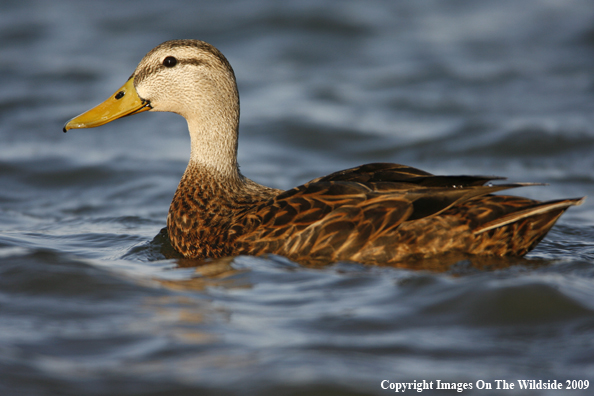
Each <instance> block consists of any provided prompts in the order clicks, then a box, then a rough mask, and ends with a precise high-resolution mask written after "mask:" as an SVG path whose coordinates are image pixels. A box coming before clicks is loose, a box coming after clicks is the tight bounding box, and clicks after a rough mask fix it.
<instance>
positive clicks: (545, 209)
mask: <svg viewBox="0 0 594 396" xmlns="http://www.w3.org/2000/svg"><path fill="white" fill-rule="evenodd" d="M585 200H586V197H581V198H571V199H560V200H556V201H547V202H541V203H539V204H537V205H535V206H532V207H529V208H526V209H521V210H518V211H515V212H512V213H508V214H506V215H505V216H502V217H500V218H498V219H495V220H492V221H490V222H488V223H484V224H481V225H480V226H479V227H477V228H475V229H474V230H473V233H474V234H475V235H479V234H482V233H483V232H487V231H490V230H493V229H495V228H499V227H503V226H506V225H509V224H512V223H517V222H520V221H522V220H525V219H529V218H530V219H534V218H537V217H542V219H543V220H546V221H545V223H546V224H547V225H548V226H544V227H542V231H544V232H543V236H544V234H546V233H547V232H548V230H549V228H550V227H551V226H552V225H553V224H554V223H555V221H557V219H558V218H559V216H561V215H562V214H563V212H565V211H566V210H567V208H569V207H570V206H579V205H581V204H582V203H583V202H584V201H585Z"/></svg>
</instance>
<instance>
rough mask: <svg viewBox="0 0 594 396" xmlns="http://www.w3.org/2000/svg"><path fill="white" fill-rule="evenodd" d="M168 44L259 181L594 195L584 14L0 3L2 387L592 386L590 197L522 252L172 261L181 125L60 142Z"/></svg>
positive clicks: (261, 391)
mask: <svg viewBox="0 0 594 396" xmlns="http://www.w3.org/2000/svg"><path fill="white" fill-rule="evenodd" d="M174 38H198V39H202V40H205V41H208V42H210V43H212V44H214V45H215V46H217V47H218V48H219V49H220V50H221V51H222V52H223V53H224V54H225V55H226V56H227V57H228V59H229V61H230V62H231V64H232V65H233V67H234V69H235V73H236V75H237V78H238V82H239V89H240V95H241V101H242V119H241V132H240V153H239V157H240V158H239V161H240V164H241V165H242V172H243V173H244V174H245V175H247V176H248V177H250V178H252V179H254V180H256V181H258V182H260V183H263V184H266V185H270V186H273V187H277V188H290V187H292V186H294V185H297V184H300V183H303V182H305V181H307V180H309V179H312V178H314V177H317V176H320V175H323V174H327V173H330V172H332V171H335V170H338V169H342V168H345V167H349V166H356V165H359V164H361V163H365V162H398V163H404V164H407V165H412V166H415V167H419V168H421V169H425V170H427V171H430V172H434V173H443V174H486V175H501V176H507V177H508V178H509V179H510V180H511V181H514V182H519V181H529V182H540V183H547V184H548V186H545V187H530V188H525V189H524V190H523V191H519V192H518V193H522V194H523V195H525V196H529V197H531V198H536V199H554V198H561V197H578V196H584V195H589V196H590V197H592V196H594V3H592V1H591V0H546V1H545V0H542V1H539V0H525V1H511V0H510V1H506V0H504V1H498V0H479V1H473V0H459V1H431V0H420V1H408V2H407V1H392V0H385V1H365V2H362V1H361V2H358V1H340V2H339V1H330V0H315V1H295V2H278V1H273V0H260V1H226V2H193V1H182V0H170V1H166V2H164V1H161V2H157V1H147V0H145V1H136V0H132V1H125V2H124V1H101V2H77V1H67V0H53V1H41V0H39V1H33V0H19V1H0V139H1V143H0V395H2V396H4V395H205V394H216V395H218V394H246V395H273V394H274V395H301V394H303V395H305V394H307V395H317V394H319V395H368V394H370V395H371V394H373V395H376V394H377V395H379V394H391V393H394V391H391V390H383V389H382V387H381V384H382V381H384V380H388V382H384V384H388V383H389V382H405V381H408V382H410V381H414V380H417V381H422V380H426V381H433V382H434V384H435V383H436V381H437V380H440V381H443V382H456V383H470V384H471V385H472V386H473V389H467V390H464V392H463V394H477V395H482V394H485V395H487V394H488V395H497V394H502V395H512V394H522V395H524V394H525V395H541V394H546V395H557V394H559V395H560V394H569V395H581V394H584V395H587V394H592V389H594V265H593V264H594V210H593V209H592V208H593V207H594V206H592V203H591V201H592V198H590V201H586V203H585V204H584V205H582V206H580V207H577V208H572V209H570V210H569V211H568V212H567V213H566V214H565V215H564V216H563V218H562V219H561V220H560V221H559V222H558V224H557V225H556V226H555V227H554V228H553V229H552V231H551V232H550V233H549V235H548V236H547V238H546V239H545V240H544V241H543V242H542V243H541V244H540V245H539V246H538V247H537V248H536V250H534V251H533V252H532V253H530V254H529V255H528V256H527V258H526V259H522V260H520V259H513V260H483V261H480V262H476V261H475V262H473V263H471V262H468V261H461V262H457V263H455V264H453V265H452V266H451V267H450V268H449V270H448V271H446V272H435V271H427V270H412V269H411V270H404V269H396V268H386V267H369V266H363V265H359V264H355V263H338V264H335V265H331V266H328V267H325V268H308V267H304V266H301V265H298V264H295V263H292V262H290V261H288V260H286V259H284V258H282V257H262V258H254V257H236V258H233V259H228V260H220V261H215V262H211V263H209V264H207V265H204V266H201V267H197V268H196V267H192V264H193V263H192V262H188V261H183V260H176V259H167V258H166V257H165V256H164V255H163V253H162V251H161V248H162V246H163V242H162V238H160V237H159V236H158V234H159V231H160V230H161V228H162V227H164V226H165V219H166V216H167V210H168V207H169V203H170V201H171V198H172V196H173V192H174V191H175V188H176V186H177V183H178V181H179V179H180V177H181V174H182V173H183V170H184V169H185V165H186V163H187V160H188V155H189V137H188V135H187V131H186V125H185V121H184V120H183V119H181V117H179V116H176V115H173V114H164V113H158V114H147V113H145V114H142V115H138V116H134V117H130V118H126V119H123V120H118V121H117V122H114V123H111V124H108V125H105V126H103V127H101V128H99V129H92V130H77V131H72V132H70V133H68V134H66V135H65V134H63V133H62V132H61V128H62V125H63V123H64V122H65V121H66V120H67V119H69V118H70V117H72V116H74V115H76V114H78V113H80V112H82V111H84V110H86V109H88V108H90V107H91V106H93V105H95V104H96V103H98V102H100V101H101V100H103V99H105V98H106V97H108V95H110V94H112V93H113V92H114V91H115V90H116V89H117V88H118V87H120V86H121V85H122V84H123V83H124V82H125V80H126V79H127V78H128V76H129V75H130V74H131V73H132V71H133V70H134V68H135V67H136V64H137V63H138V61H139V60H140V59H141V58H142V56H143V55H144V54H145V53H146V52H148V51H149V50H150V49H151V48H153V47H154V46H155V45H157V44H159V43H160V42H162V41H165V40H168V39H174ZM425 264H427V263H425ZM522 379H526V380H531V379H532V380H543V381H545V382H546V381H549V380H550V381H553V380H557V381H560V382H562V383H563V385H565V384H566V381H567V380H588V381H590V383H592V386H591V387H590V389H588V390H583V389H582V390H579V389H578V390H572V391H569V390H557V391H548V392H547V391H543V390H538V389H536V390H528V391H522V390H518V389H517V388H518V385H517V380H522ZM496 380H506V381H508V382H511V383H515V384H516V385H515V389H514V390H505V391H504V390H497V389H495V387H496V384H497V382H496ZM477 381H478V384H480V383H481V382H480V381H484V382H485V383H488V384H492V385H493V388H494V389H493V390H491V391H487V390H478V389H476V386H477ZM575 384H576V386H577V384H578V382H576V383H575ZM580 384H582V385H583V383H580ZM582 387H583V386H582ZM411 392H412V391H408V393H409V394H410V393H411ZM423 394H429V395H432V394H458V393H457V392H456V391H449V392H448V391H437V390H435V389H433V390H426V391H424V393H423Z"/></svg>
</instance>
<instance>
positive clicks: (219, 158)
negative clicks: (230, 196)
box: [188, 117, 241, 181]
mask: <svg viewBox="0 0 594 396" xmlns="http://www.w3.org/2000/svg"><path fill="white" fill-rule="evenodd" d="M227 121H228V122H225V123H221V122H220V121H219V122H217V123H212V122H209V119H208V117H200V118H198V117H193V118H192V119H191V121H188V128H189V130H190V140H191V152H190V163H189V164H188V168H190V167H193V168H198V169H203V170H204V171H207V172H209V173H213V174H218V175H220V177H222V178H223V179H226V180H234V181H239V180H240V179H241V175H240V173H239V166H238V164H237V127H238V125H237V124H238V123H237V122H236V121H235V122H233V121H232V120H227Z"/></svg>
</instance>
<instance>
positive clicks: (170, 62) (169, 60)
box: [163, 56, 177, 67]
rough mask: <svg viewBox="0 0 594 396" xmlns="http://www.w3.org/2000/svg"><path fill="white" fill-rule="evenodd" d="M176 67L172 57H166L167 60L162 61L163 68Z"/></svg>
mask: <svg viewBox="0 0 594 396" xmlns="http://www.w3.org/2000/svg"><path fill="white" fill-rule="evenodd" d="M175 65H177V59H175V58H174V57H173V56H168V57H167V58H165V59H163V66H165V67H173V66H175Z"/></svg>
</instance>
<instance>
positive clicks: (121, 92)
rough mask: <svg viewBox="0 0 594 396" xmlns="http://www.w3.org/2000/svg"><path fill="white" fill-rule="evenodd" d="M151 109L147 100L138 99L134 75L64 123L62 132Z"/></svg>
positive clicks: (95, 125) (89, 126)
mask: <svg viewBox="0 0 594 396" xmlns="http://www.w3.org/2000/svg"><path fill="white" fill-rule="evenodd" d="M150 109H151V105H150V103H149V102H148V101H146V100H143V99H140V97H139V96H138V93H136V89H135V88H134V77H131V78H130V79H129V80H128V81H127V82H126V84H124V85H122V87H121V88H120V89H118V90H117V91H116V93H115V94H113V95H112V96H111V97H109V99H107V100H106V101H105V102H103V103H101V104H100V105H97V106H95V107H93V108H92V109H91V110H89V111H86V112H84V113H82V114H81V115H79V116H76V117H74V118H73V119H71V120H70V121H68V122H67V123H66V125H64V132H66V131H68V130H70V129H76V128H94V127H98V126H100V125H103V124H107V123H108V122H111V121H113V120H116V119H118V118H121V117H125V116H127V115H131V114H136V113H142V112H143V111H147V110H150Z"/></svg>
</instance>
